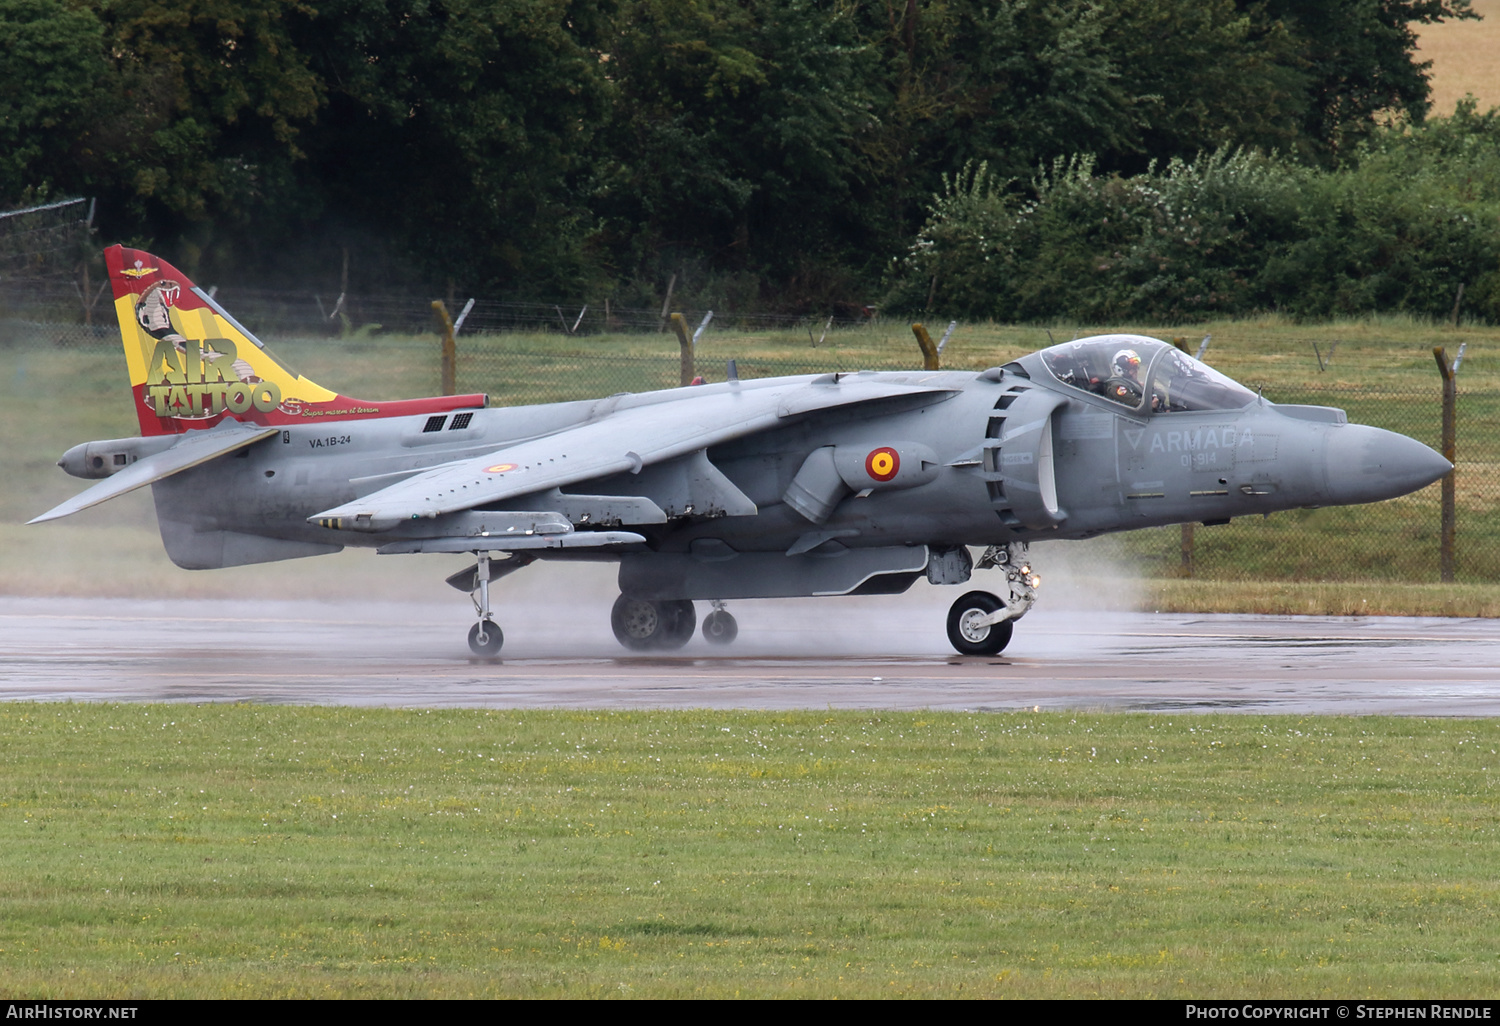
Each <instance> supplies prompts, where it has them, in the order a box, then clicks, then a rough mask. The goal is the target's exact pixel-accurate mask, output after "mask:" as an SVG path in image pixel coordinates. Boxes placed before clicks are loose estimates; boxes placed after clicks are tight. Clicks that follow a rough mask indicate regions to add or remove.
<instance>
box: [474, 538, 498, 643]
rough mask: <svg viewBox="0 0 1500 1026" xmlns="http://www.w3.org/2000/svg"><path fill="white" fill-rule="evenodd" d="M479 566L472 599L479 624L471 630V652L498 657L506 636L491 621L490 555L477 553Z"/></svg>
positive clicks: (475, 576) (476, 568)
mask: <svg viewBox="0 0 1500 1026" xmlns="http://www.w3.org/2000/svg"><path fill="white" fill-rule="evenodd" d="M474 555H475V556H477V557H478V559H479V565H478V566H477V567H475V568H474V570H475V573H474V580H475V583H476V584H478V585H479V587H478V588H476V589H475V590H474V591H473V592H470V597H471V598H473V600H474V612H475V613H476V614H478V616H479V622H478V623H476V624H475V625H474V626H473V627H471V628H469V651H471V652H473V653H474V654H475V655H477V656H497V655H499V654H500V646H501V645H503V644H505V635H504V634H502V633H501V631H500V628H499V627H497V626H495V621H493V620H491V619H490V554H489V553H488V552H476V553H474Z"/></svg>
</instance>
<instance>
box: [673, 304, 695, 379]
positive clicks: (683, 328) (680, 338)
mask: <svg viewBox="0 0 1500 1026" xmlns="http://www.w3.org/2000/svg"><path fill="white" fill-rule="evenodd" d="M672 330H673V331H674V332H676V333H677V348H678V349H680V350H681V351H682V364H681V367H680V370H679V373H680V374H681V377H682V383H683V384H684V385H691V384H692V383H693V374H694V370H693V337H692V336H691V335H689V334H688V326H687V319H686V318H684V317H683V316H682V314H680V313H674V314H673V315H672Z"/></svg>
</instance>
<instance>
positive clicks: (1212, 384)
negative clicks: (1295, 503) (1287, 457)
mask: <svg viewBox="0 0 1500 1026" xmlns="http://www.w3.org/2000/svg"><path fill="white" fill-rule="evenodd" d="M1042 362H1043V363H1044V364H1045V365H1046V367H1047V370H1049V371H1051V372H1052V376H1053V377H1055V378H1057V380H1058V381H1061V382H1062V383H1063V384H1065V385H1071V386H1072V387H1074V388H1079V389H1082V390H1083V391H1085V392H1090V393H1092V394H1094V395H1098V396H1103V397H1104V398H1105V399H1108V400H1109V401H1111V402H1114V403H1119V404H1120V405H1121V406H1124V407H1127V408H1129V409H1132V410H1139V411H1141V412H1143V413H1144V412H1151V413H1185V412H1188V411H1192V410H1237V409H1240V408H1241V407H1243V406H1245V405H1247V404H1248V403H1250V402H1252V401H1253V400H1254V399H1255V394H1254V393H1253V392H1251V391H1250V390H1249V389H1248V388H1246V387H1245V386H1244V385H1241V384H1239V383H1238V382H1236V381H1233V380H1231V379H1230V378H1227V377H1225V376H1224V375H1222V374H1220V373H1219V372H1218V371H1216V370H1214V369H1213V368H1211V367H1209V366H1208V365H1206V364H1203V363H1199V362H1198V361H1197V360H1195V359H1193V358H1192V357H1191V356H1188V355H1187V354H1186V353H1184V352H1181V351H1180V350H1178V349H1175V348H1173V347H1172V346H1169V345H1167V344H1166V343H1165V342H1162V341H1159V340H1157V339H1154V338H1148V337H1146V336H1145V335H1093V336H1091V337H1089V338H1080V339H1078V340H1076V341H1074V342H1064V343H1063V344H1062V345H1058V346H1052V347H1051V348H1050V349H1044V350H1042Z"/></svg>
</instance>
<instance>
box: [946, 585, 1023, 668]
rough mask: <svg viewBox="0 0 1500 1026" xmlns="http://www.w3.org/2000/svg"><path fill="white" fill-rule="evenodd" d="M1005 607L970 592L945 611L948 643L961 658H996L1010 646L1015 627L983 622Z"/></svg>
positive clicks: (986, 595)
mask: <svg viewBox="0 0 1500 1026" xmlns="http://www.w3.org/2000/svg"><path fill="white" fill-rule="evenodd" d="M1004 608H1005V603H1003V602H1001V601H1000V600H999V599H998V598H996V597H995V596H993V595H991V594H990V593H989V592H987V591H971V592H969V593H968V594H967V595H965V596H963V597H962V598H961V599H959V600H958V601H957V602H955V603H953V605H952V606H951V607H949V609H948V640H949V641H950V642H952V644H953V647H954V648H955V649H957V650H958V651H959V652H960V653H962V654H963V655H997V654H999V653H1000V652H1003V651H1004V650H1005V646H1006V645H1008V644H1010V636H1011V634H1012V633H1013V632H1014V631H1015V629H1016V628H1015V624H1014V623H1012V622H1011V621H1010V620H1002V621H1000V622H999V623H984V622H983V621H984V620H985V619H986V618H987V617H988V616H989V615H990V614H991V613H994V612H996V611H998V610H1001V609H1004Z"/></svg>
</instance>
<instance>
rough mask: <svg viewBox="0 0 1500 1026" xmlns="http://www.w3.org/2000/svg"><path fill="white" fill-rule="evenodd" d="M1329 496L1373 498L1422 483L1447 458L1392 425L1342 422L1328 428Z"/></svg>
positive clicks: (1438, 472)
mask: <svg viewBox="0 0 1500 1026" xmlns="http://www.w3.org/2000/svg"><path fill="white" fill-rule="evenodd" d="M1324 459H1325V460H1327V464H1328V492H1329V501H1330V502H1332V503H1333V504H1335V505H1340V506H1342V505H1349V504H1352V503H1357V502H1379V501H1380V500H1382V499H1394V498H1395V497H1396V496H1398V495H1405V494H1407V493H1408V492H1414V491H1416V490H1417V489H1418V488H1425V487H1427V486H1428V485H1430V484H1432V482H1434V481H1436V480H1437V479H1438V478H1440V477H1442V476H1443V475H1444V474H1446V473H1448V471H1450V470H1452V469H1453V464H1451V463H1449V462H1448V461H1447V460H1445V459H1443V457H1442V455H1441V454H1439V453H1437V452H1434V451H1433V450H1432V449H1429V448H1428V447H1427V446H1425V445H1423V444H1422V443H1421V442H1419V441H1417V440H1416V439H1415V438H1408V437H1406V436H1405V435H1398V434H1397V433H1396V432H1394V431H1386V430H1383V429H1381V428H1375V427H1368V426H1366V425H1364V424H1346V425H1344V426H1342V427H1339V428H1337V429H1335V430H1333V431H1330V432H1328V448H1327V449H1326V450H1325V451H1324Z"/></svg>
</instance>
